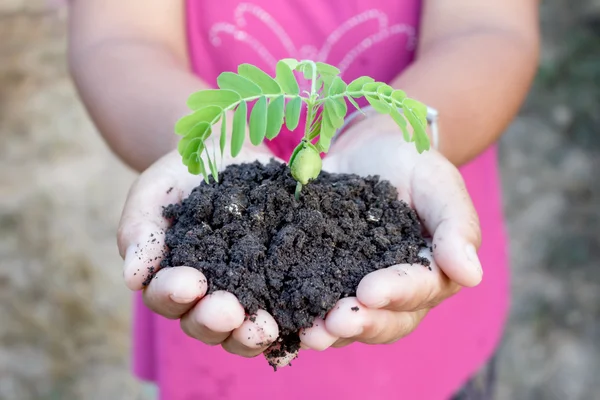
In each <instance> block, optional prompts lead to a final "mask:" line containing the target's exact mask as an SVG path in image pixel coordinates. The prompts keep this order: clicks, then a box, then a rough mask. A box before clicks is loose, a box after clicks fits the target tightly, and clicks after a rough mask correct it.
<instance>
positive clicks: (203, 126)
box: [185, 121, 212, 140]
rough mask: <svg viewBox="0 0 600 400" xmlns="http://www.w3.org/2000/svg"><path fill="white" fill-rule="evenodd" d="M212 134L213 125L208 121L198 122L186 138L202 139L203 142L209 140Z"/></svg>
mask: <svg viewBox="0 0 600 400" xmlns="http://www.w3.org/2000/svg"><path fill="white" fill-rule="evenodd" d="M211 133H212V128H211V125H210V124H209V123H208V122H206V121H201V122H198V123H197V124H196V125H194V126H193V127H192V129H190V130H189V131H188V133H187V135H185V137H187V138H190V140H191V139H195V138H201V139H202V140H205V139H207V138H208V137H209V136H210V134H211Z"/></svg>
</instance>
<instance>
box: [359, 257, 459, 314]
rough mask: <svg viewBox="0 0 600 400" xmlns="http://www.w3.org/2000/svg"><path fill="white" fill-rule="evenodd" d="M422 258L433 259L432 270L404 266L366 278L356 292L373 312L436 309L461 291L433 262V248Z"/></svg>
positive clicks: (378, 271)
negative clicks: (381, 310) (378, 310)
mask: <svg viewBox="0 0 600 400" xmlns="http://www.w3.org/2000/svg"><path fill="white" fill-rule="evenodd" d="M420 255H421V256H422V257H425V258H427V259H429V260H430V265H429V266H428V267H425V266H423V265H416V264H415V265H409V264H400V265H394V266H392V267H389V268H384V269H380V270H377V271H374V272H372V273H370V274H368V275H367V276H365V277H364V278H363V279H362V280H361V281H360V283H359V285H358V288H357V289H356V297H357V299H358V301H359V302H360V303H362V304H364V305H365V306H366V307H368V308H372V309H386V310H390V311H418V310H422V309H426V308H433V307H435V306H437V305H438V304H439V303H440V302H442V301H443V300H445V299H447V298H448V297H450V296H452V295H454V294H456V293H457V292H458V291H459V290H460V286H459V285H458V284H456V283H455V282H452V281H451V280H450V279H448V277H447V276H446V274H444V272H443V271H441V270H440V268H439V267H438V266H437V264H436V263H435V261H433V260H432V257H431V252H430V250H429V249H424V250H422V251H421V254H420Z"/></svg>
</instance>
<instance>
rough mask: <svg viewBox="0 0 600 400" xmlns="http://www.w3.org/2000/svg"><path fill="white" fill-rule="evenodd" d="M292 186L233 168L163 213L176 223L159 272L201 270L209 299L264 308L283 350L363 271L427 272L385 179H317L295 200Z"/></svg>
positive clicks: (417, 230)
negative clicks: (406, 267)
mask: <svg viewBox="0 0 600 400" xmlns="http://www.w3.org/2000/svg"><path fill="white" fill-rule="evenodd" d="M295 187H296V182H295V181H294V179H293V178H292V177H291V175H290V173H289V169H288V168H287V166H286V165H285V164H281V163H278V162H276V161H272V162H271V163H269V164H268V165H263V164H260V163H258V162H256V163H252V164H240V165H233V166H230V167H228V168H227V169H226V170H225V171H223V172H222V173H221V176H220V182H219V183H215V182H213V181H211V183H210V184H206V183H204V182H202V183H201V184H200V185H199V186H198V187H196V188H195V189H194V190H193V191H192V193H191V194H190V196H189V197H188V198H186V199H185V200H184V201H183V202H182V203H181V204H172V205H170V206H168V207H166V208H165V210H164V215H165V216H166V217H167V218H169V219H171V220H172V226H171V227H170V228H169V229H168V230H167V232H166V244H167V247H168V249H169V250H168V253H167V254H166V257H165V259H164V260H163V261H162V264H161V266H162V267H163V268H165V267H175V266H179V265H187V266H190V267H194V268H197V269H199V270H200V271H202V273H203V274H204V275H205V276H206V278H207V280H208V287H209V293H210V292H213V291H216V290H226V291H229V292H231V293H233V294H235V295H236V296H237V298H238V299H239V301H240V302H241V304H242V305H243V306H244V308H245V309H246V312H247V313H248V315H250V316H251V315H252V314H253V313H255V312H256V311H257V310H258V309H263V310H266V311H268V312H269V313H270V314H271V315H272V316H273V317H274V318H275V320H276V321H277V323H278V325H279V329H280V337H279V339H278V341H279V343H280V350H281V352H284V353H285V352H291V351H295V350H297V349H298V347H299V343H300V341H299V337H298V330H299V329H301V328H305V327H309V326H311V325H312V322H313V321H314V319H315V318H316V317H321V318H324V317H325V315H326V313H327V312H328V311H329V310H331V309H332V308H333V306H334V305H335V303H336V302H337V301H338V300H339V299H341V298H343V297H347V296H354V295H355V294H356V288H357V286H358V283H359V282H360V280H361V279H362V278H363V277H364V276H365V275H367V274H368V273H370V272H372V271H375V270H377V269H380V268H385V267H389V266H391V265H394V264H399V263H409V264H414V263H419V264H423V265H429V262H428V260H426V259H424V258H422V257H419V254H418V253H419V251H420V250H421V248H423V247H425V246H426V242H425V240H424V238H423V236H422V228H421V224H420V222H419V220H418V218H417V215H416V213H415V212H414V211H413V210H412V209H411V208H410V207H408V205H407V204H406V203H404V202H402V201H399V200H398V199H397V191H396V189H395V188H394V187H393V186H392V185H391V184H390V183H389V182H387V181H382V180H380V179H379V178H378V177H368V178H362V177H359V176H357V175H350V174H330V173H327V172H322V173H321V175H320V176H319V178H318V179H317V180H315V181H314V182H312V183H310V184H309V185H307V186H305V187H304V189H303V190H302V193H301V195H300V199H299V200H298V201H297V200H295V198H294V191H295Z"/></svg>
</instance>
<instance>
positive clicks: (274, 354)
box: [264, 343, 298, 370]
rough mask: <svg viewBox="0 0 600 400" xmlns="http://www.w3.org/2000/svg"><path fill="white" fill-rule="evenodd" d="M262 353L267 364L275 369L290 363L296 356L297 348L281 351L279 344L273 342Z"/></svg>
mask: <svg viewBox="0 0 600 400" xmlns="http://www.w3.org/2000/svg"><path fill="white" fill-rule="evenodd" d="M264 355H265V358H266V360H267V362H268V363H269V365H271V366H272V367H273V368H274V369H275V370H277V369H278V368H283V367H287V366H288V365H290V364H291V362H292V361H294V360H295V359H296V357H298V350H296V351H293V352H287V351H282V350H281V345H280V344H279V343H275V344H274V345H272V346H271V347H269V348H268V349H267V350H266V351H265V352H264Z"/></svg>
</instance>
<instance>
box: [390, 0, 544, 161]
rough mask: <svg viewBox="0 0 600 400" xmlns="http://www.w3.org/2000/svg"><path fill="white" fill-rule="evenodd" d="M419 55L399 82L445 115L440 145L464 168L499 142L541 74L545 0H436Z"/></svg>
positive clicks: (429, 4) (430, 4) (426, 16)
mask: <svg viewBox="0 0 600 400" xmlns="http://www.w3.org/2000/svg"><path fill="white" fill-rule="evenodd" d="M424 7H425V8H424V13H423V21H422V29H421V32H420V39H419V48H418V55H417V59H416V60H415V62H414V63H413V64H412V65H411V66H410V67H409V68H408V69H406V70H405V71H404V72H403V73H402V74H401V75H400V76H399V77H398V78H397V79H396V80H395V81H394V82H393V84H392V86H394V87H396V88H400V89H402V90H404V91H406V93H408V94H409V95H410V96H411V97H413V98H416V99H419V100H420V101H422V102H424V103H426V104H427V105H429V106H431V107H433V108H435V109H437V110H438V111H439V114H440V117H439V118H440V119H439V123H440V150H441V152H442V153H443V154H444V155H445V156H446V157H447V158H448V159H449V160H450V161H452V162H453V163H454V164H456V165H462V164H464V163H466V162H468V161H470V160H471V159H473V158H474V157H476V156H477V155H478V154H480V153H481V152H482V151H484V150H485V149H486V148H487V147H488V146H489V145H491V144H492V143H493V142H495V141H496V140H497V139H498V138H499V137H500V135H501V134H502V132H503V131H504V130H505V129H506V127H507V125H508V124H509V123H510V121H511V120H512V119H513V118H514V116H515V114H516V113H517V112H518V109H519V108H520V106H521V104H522V102H523V100H524V98H525V96H526V94H527V92H528V90H529V88H530V84H531V81H532V79H533V77H534V75H535V71H536V67H537V61H538V51H539V32H538V0H494V1H481V0H455V1H439V0H436V1H431V0H426V1H425V5H424Z"/></svg>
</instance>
